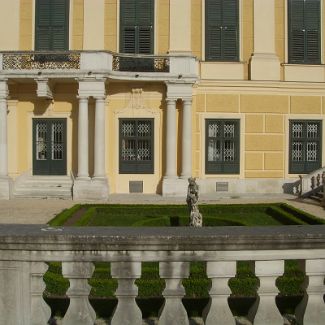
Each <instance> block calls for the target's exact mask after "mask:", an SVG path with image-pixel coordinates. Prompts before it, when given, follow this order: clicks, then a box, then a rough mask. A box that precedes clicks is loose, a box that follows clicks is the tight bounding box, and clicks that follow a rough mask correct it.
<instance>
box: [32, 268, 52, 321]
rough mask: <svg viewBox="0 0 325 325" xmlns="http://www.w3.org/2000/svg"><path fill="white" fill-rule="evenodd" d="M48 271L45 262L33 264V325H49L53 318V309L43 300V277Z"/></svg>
mask: <svg viewBox="0 0 325 325" xmlns="http://www.w3.org/2000/svg"><path fill="white" fill-rule="evenodd" d="M47 269H48V265H47V264H45V263H43V262H32V263H31V268H30V272H31V289H30V290H31V324H32V325H44V324H47V322H48V320H49V319H50V317H51V309H50V307H49V306H48V305H47V304H46V302H45V301H44V299H43V292H44V290H45V287H46V286H45V283H44V280H43V276H44V274H45V272H46V271H47Z"/></svg>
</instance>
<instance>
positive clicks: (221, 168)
mask: <svg viewBox="0 0 325 325" xmlns="http://www.w3.org/2000/svg"><path fill="white" fill-rule="evenodd" d="M210 123H214V124H216V123H217V124H219V127H220V129H222V134H221V136H220V137H219V138H216V137H210V136H209V124H210ZM225 123H234V125H235V130H234V133H235V136H234V137H233V138H226V137H225V134H224V125H225ZM209 141H214V142H216V141H220V142H221V148H222V149H224V143H225V141H233V142H234V145H235V148H234V154H235V159H234V160H233V161H225V159H224V158H225V157H224V150H221V151H222V152H221V161H209V157H208V155H209ZM205 173H206V174H229V175H230V174H234V175H238V174H240V119H223V118H220V119H206V120H205Z"/></svg>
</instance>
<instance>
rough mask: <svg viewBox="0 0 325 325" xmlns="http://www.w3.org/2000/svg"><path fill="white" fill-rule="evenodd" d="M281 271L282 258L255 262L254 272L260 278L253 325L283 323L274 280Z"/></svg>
mask: <svg viewBox="0 0 325 325" xmlns="http://www.w3.org/2000/svg"><path fill="white" fill-rule="evenodd" d="M283 272H284V261H283V260H275V261H256V262H255V274H256V276H257V277H258V278H259V279H260V287H259V289H258V294H259V297H258V300H257V303H258V309H257V313H256V315H255V319H254V325H283V317H282V316H281V314H280V312H279V310H278V308H277V306H276V303H275V298H276V296H277V295H278V289H277V287H276V285H275V281H276V279H277V278H278V277H279V276H281V275H282V274H283ZM308 325H309V324H308Z"/></svg>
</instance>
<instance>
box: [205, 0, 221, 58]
mask: <svg viewBox="0 0 325 325" xmlns="http://www.w3.org/2000/svg"><path fill="white" fill-rule="evenodd" d="M221 2H222V0H206V3H205V21H206V29H205V35H206V36H205V44H206V53H205V58H206V60H216V59H220V58H221V57H222V53H221V27H222V15H221V8H222V6H221Z"/></svg>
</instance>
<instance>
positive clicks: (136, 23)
mask: <svg viewBox="0 0 325 325" xmlns="http://www.w3.org/2000/svg"><path fill="white" fill-rule="evenodd" d="M153 17H154V1H153V0H123V1H121V7H120V49H121V52H123V53H132V54H135V53H140V54H151V53H153V35H154V33H153V25H154V18H153Z"/></svg>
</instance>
